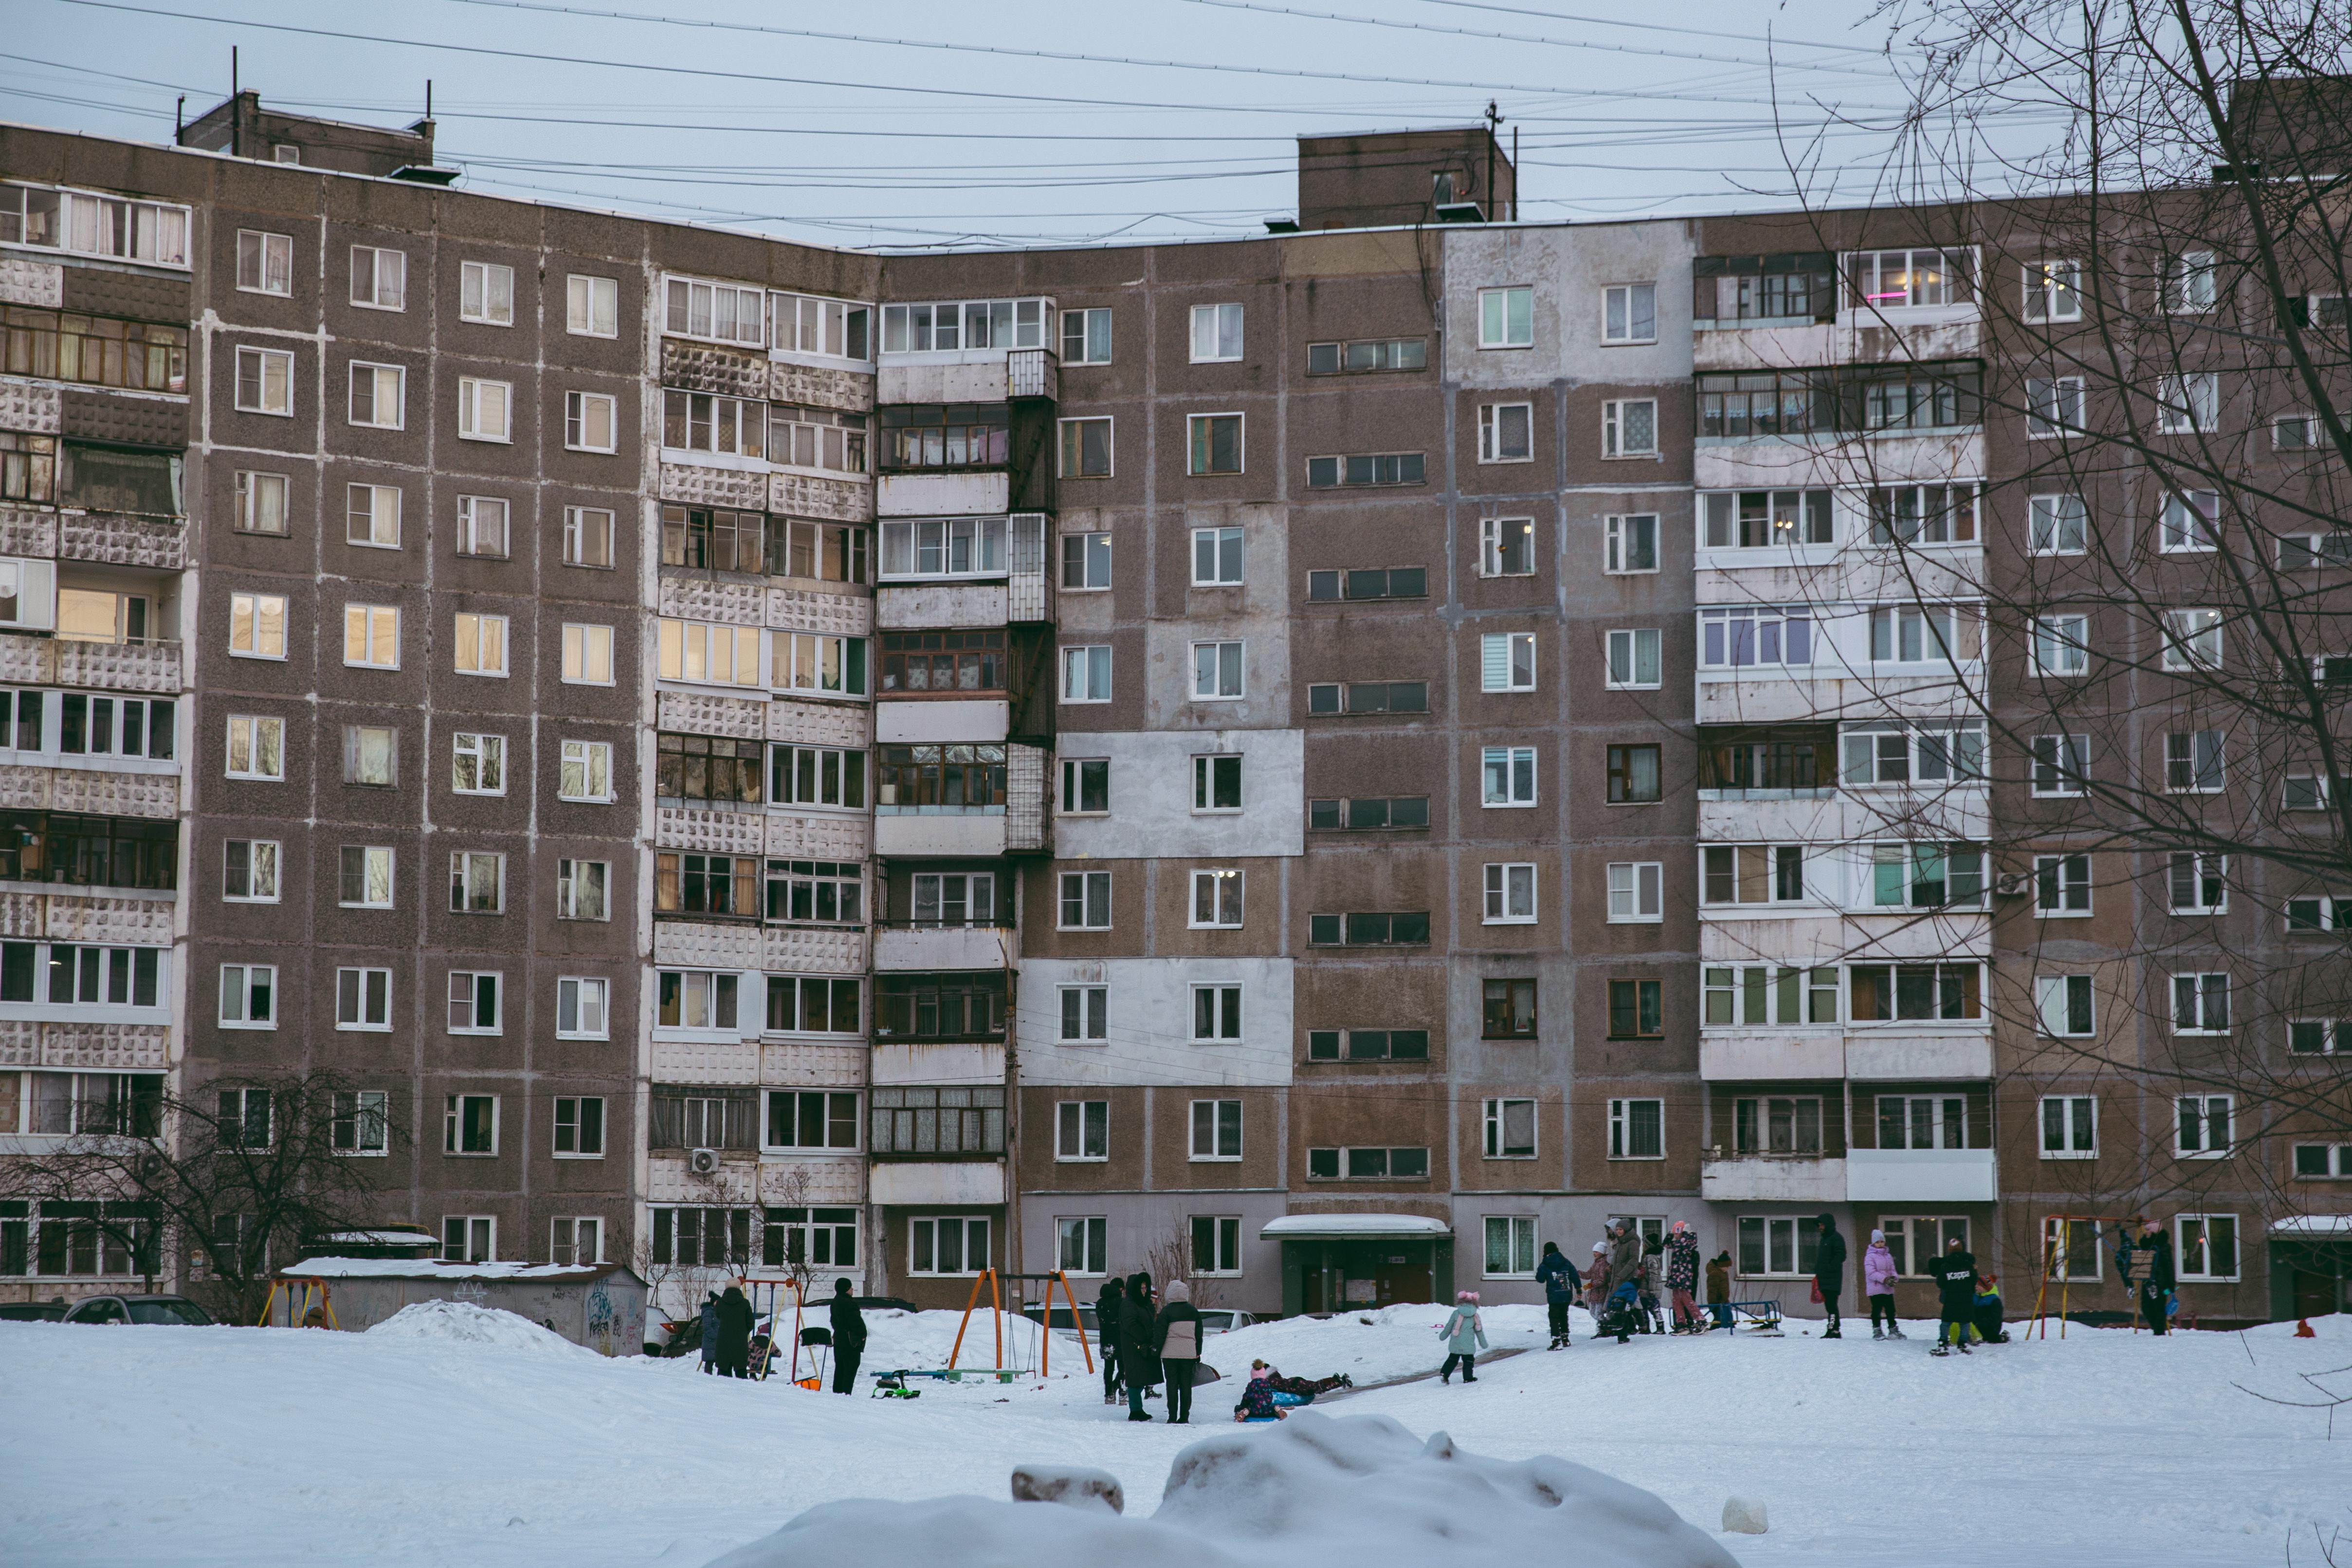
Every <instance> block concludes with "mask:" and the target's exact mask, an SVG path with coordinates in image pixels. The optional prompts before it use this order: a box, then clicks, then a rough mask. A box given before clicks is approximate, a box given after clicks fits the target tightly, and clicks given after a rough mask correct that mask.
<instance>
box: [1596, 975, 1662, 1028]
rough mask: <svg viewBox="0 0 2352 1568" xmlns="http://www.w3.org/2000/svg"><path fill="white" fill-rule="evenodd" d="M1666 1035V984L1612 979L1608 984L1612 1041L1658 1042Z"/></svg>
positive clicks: (1659, 981) (1652, 981)
mask: <svg viewBox="0 0 2352 1568" xmlns="http://www.w3.org/2000/svg"><path fill="white" fill-rule="evenodd" d="M1665 1032H1666V1025H1665V982H1664V981H1663V980H1612V981H1611V982H1610V983H1609V1037H1610V1038H1611V1039H1612V1040H1649V1039H1656V1038H1659V1037H1663V1036H1664V1034H1665Z"/></svg>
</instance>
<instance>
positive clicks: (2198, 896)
mask: <svg viewBox="0 0 2352 1568" xmlns="http://www.w3.org/2000/svg"><path fill="white" fill-rule="evenodd" d="M2229 877H2230V858H2229V857H2228V856H2227V855H2198V854H2193V853H2189V852H2186V851H2183V852H2180V853H2176V854H2174V855H2172V856H2170V857H2169V858H2168V860H2167V862H2166V866H2165V880H2166V882H2167V884H2168V906H2169V908H2170V909H2171V910H2172V912H2173V913H2174V914H2176V915H2217V914H2220V913H2221V912H2222V911H2223V910H2227V909H2228V908H2229V907H2230V881H2229Z"/></svg>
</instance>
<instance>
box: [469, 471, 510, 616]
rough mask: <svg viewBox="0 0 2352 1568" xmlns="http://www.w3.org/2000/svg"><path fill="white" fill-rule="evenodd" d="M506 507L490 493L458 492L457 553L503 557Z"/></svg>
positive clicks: (505, 556)
mask: <svg viewBox="0 0 2352 1568" xmlns="http://www.w3.org/2000/svg"><path fill="white" fill-rule="evenodd" d="M507 510H508V509H507V503H506V502H505V501H503V500H497V499H495V498H493V497H490V496H459V497H458V498H457V553H458V554H460V555H478V556H486V557H488V558H490V559H493V560H499V561H503V560H505V559H506V558H507ZM500 619H501V620H503V617H500Z"/></svg>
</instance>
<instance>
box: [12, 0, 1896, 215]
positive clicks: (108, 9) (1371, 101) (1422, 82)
mask: <svg viewBox="0 0 2352 1568" xmlns="http://www.w3.org/2000/svg"><path fill="white" fill-rule="evenodd" d="M1579 3H1580V0H1025V3H1023V4H1019V5H1003V4H996V5H974V4H972V3H971V0H952V3H950V0H898V3H896V4H893V5H889V6H887V7H879V6H871V5H865V6H860V5H810V4H786V5H777V4H773V3H767V4H761V3H758V0H577V3H558V0H399V3H398V4H396V5H384V4H376V5H352V4H343V5H337V4H332V3H329V4H323V5H322V4H320V3H318V0H306V3H298V0H104V3H101V0H5V10H6V11H7V13H8V16H9V26H7V28H6V29H5V32H0V117H5V118H6V119H9V120H15V121H25V122H29V123H34V124H43V125H53V126H61V127H68V128H72V129H77V130H87V131H90V132H100V133H103V134H106V135H114V136H126V137H135V138H144V139H149V140H153V141H158V142H168V141H169V140H170V139H171V134H172V122H173V121H172V117H173V100H175V99H176V98H177V97H178V96H179V95H180V94H183V93H184V94H186V96H187V104H188V113H189V116H190V117H191V118H194V115H196V114H197V113H199V112H201V111H202V110H205V109H207V108H209V107H211V106H212V105H213V104H215V103H216V102H218V101H219V100H221V99H222V98H224V97H226V95H227V91H228V85H229V49H230V47H231V46H232V45H235V46H236V47H237V48H238V50H239V51H240V68H241V76H240V80H241V82H242V85H244V86H245V87H247V88H248V89H256V90H257V91H258V92H259V93H260V94H261V97H262V101H263V102H264V103H265V104H269V105H274V106H277V107H279V108H284V109H288V110H295V111H298V112H304V113H313V114H320V115H326V116H329V117H331V118H337V119H345V120H352V121H361V122H363V123H370V124H381V125H404V124H406V123H408V122H409V121H413V120H415V119H416V118H417V117H418V116H420V115H421V114H422V113H423V110H424V103H425V80H426V79H427V78H430V79H432V81H433V84H434V85H433V108H434V115H435V119H436V121H437V122H438V125H439V142H438V153H439V159H440V162H442V163H446V164H453V165H456V166H457V167H459V168H461V169H463V170H464V171H465V177H464V181H463V184H465V185H466V186H467V188H470V189H473V190H478V191H488V192H497V193H501V194H508V195H520V196H531V197H539V198H542V199H547V200H551V201H557V202H562V203H563V204H565V205H588V206H598V207H609V208H616V209H621V210H625V211H632V212H638V213H645V214H650V215H653V216H665V217H676V218H681V219H688V220H692V221H697V222H703V223H711V224H718V225H724V226H733V227H747V228H756V229H760V230H763V231H765V232H769V233H773V234H778V235H787V236H791V237H797V238H803V239H811V240H817V241H822V242H824V243H830V244H836V245H852V246H874V247H907V246H929V245H971V244H974V243H988V242H992V241H995V242H1035V241H1039V240H1053V241H1060V242H1070V243H1087V242H1095V241H1110V240H1133V239H1147V238H1148V239H1167V238H1180V237H1217V236H1226V235H1234V234H1243V233H1257V232H1262V228H1263V223H1264V220H1265V219H1266V218H1269V217H1282V216H1288V215H1290V214H1291V213H1292V212H1293V210H1294V208H1295V205H1296V201H1295V189H1296V187H1295V184H1294V139H1295V138H1296V137H1297V136H1298V135H1299V134H1301V133H1302V132H1343V131H1363V130H1375V129H1379V130H1387V129H1401V128H1405V127H1411V126H1424V125H1443V124H1462V123H1466V122H1468V121H1472V120H1475V118H1477V116H1478V115H1479V114H1480V113H1481V112H1482V111H1483V110H1485V108H1486V103H1487V101H1488V100H1489V99H1492V100H1494V101H1495V102H1496V105H1497V106H1498V107H1499V109H1500V110H1501V112H1502V114H1503V117H1504V121H1505V124H1504V130H1503V136H1504V138H1505V140H1506V142H1508V139H1509V138H1510V137H1511V136H1512V134H1513V133H1514V132H1515V131H1516V132H1517V135H1518V138H1519V149H1520V152H1519V164H1520V168H1521V171H1522V174H1521V191H1522V199H1521V216H1524V217H1526V218H1529V219H1540V218H1591V217H1604V216H1633V215H1648V214H1660V213H1672V212H1699V211H1724V210H1728V209H1736V208H1739V207H1746V206H1755V205H1767V204H1770V205H1785V204H1786V203H1787V202H1788V201H1789V200H1790V188H1791V184H1792V182H1791V177H1790V172H1789V167H1788V160H1789V159H1790V158H1792V157H1793V158H1797V159H1799V160H1801V162H1804V163H1807V164H1809V165H1810V166H1811V173H1810V174H1808V175H1807V177H1806V184H1807V188H1808V189H1809V191H1810V192H1811V195H1812V196H1813V197H1814V199H1816V200H1821V199H1825V198H1828V197H1831V196H1832V195H1834V196H1835V197H1838V198H1840V199H1844V200H1860V199H1864V198H1866V197H1867V196H1868V195H1869V194H1870V193H1871V191H1872V189H1873V187H1874V185H1876V184H1878V183H1879V182H1880V180H1881V178H1882V169H1883V166H1884V158H1885V150H1886V146H1887V142H1886V138H1885V136H1884V135H1883V134H1881V133H1879V132H1877V131H1876V130H1874V129H1873V128H1874V127H1876V126H1880V125H1884V124H1885V123H1886V122H1887V121H1889V119H1890V118H1891V116H1892V115H1893V113H1894V112H1895V110H1898V109H1899V108H1900V106H1901V104H1902V102H1903V100H1904V91H1903V86H1902V65H1903V63H1904V61H1905V60H1906V58H1908V56H1907V53H1906V50H1905V49H1904V47H1902V44H1901V41H1900V38H1899V37H1898V36H1897V35H1896V34H1895V32H1894V31H1893V30H1892V29H1891V28H1890V26H1889V25H1888V24H1887V23H1886V22H1885V21H1884V20H1876V21H1874V20H1873V19H1872V16H1873V14H1874V11H1876V10H1877V8H1878V7H1877V6H1876V5H1874V4H1873V3H1872V0H1750V3H1748V4H1743V5H1726V4H1723V3H1721V0H1717V3H1715V4H1711V5H1685V4H1675V3H1672V0H1669V3H1666V4H1650V5H1625V4H1623V3H1622V0H1616V3H1615V4H1612V5H1602V4H1601V0H1581V3H1582V5H1583V6H1584V7H1585V8H1584V9H1583V10H1581V11H1580V10H1578V9H1577V6H1578V5H1579ZM1604 16H1605V17H1607V18H1609V19H1606V20H1604V19H1603V18H1604ZM822 35H830V36H822ZM1891 41H1892V42H1893V46H1894V47H1893V48H1892V52H1891V53H1890V42H1891ZM1077 57H1083V58H1077ZM1847 121H1859V122H1861V123H1847ZM1776 124H1777V126H1778V127H1779V129H1777V130H1776Z"/></svg>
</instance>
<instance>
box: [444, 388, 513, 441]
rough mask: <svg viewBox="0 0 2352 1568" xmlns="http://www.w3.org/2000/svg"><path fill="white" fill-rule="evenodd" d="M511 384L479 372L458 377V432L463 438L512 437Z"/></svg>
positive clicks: (495, 439) (488, 438)
mask: <svg viewBox="0 0 2352 1568" xmlns="http://www.w3.org/2000/svg"><path fill="white" fill-rule="evenodd" d="M513 407H514V388H513V386H512V385H510V384H508V383H506V382H503V381H485V380H482V379H481V378H480V377H478V376H471V375H461V376H459V377H458V378H457V436H458V438H459V439H460V440H466V441H512V440H513V439H514V425H513Z"/></svg>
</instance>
